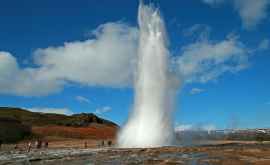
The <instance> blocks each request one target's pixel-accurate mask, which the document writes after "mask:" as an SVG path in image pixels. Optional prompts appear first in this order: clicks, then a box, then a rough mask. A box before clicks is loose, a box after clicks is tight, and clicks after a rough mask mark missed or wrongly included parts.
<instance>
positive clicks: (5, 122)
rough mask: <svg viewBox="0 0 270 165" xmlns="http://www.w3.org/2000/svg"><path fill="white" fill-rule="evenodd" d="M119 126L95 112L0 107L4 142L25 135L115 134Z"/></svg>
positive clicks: (82, 135) (89, 135)
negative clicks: (62, 111) (42, 111)
mask: <svg viewBox="0 0 270 165" xmlns="http://www.w3.org/2000/svg"><path fill="white" fill-rule="evenodd" d="M117 129H118V126H117V125H116V124H115V123H113V122H111V121H108V120H105V119H102V118H100V117H98V116H96V115H94V114H92V113H89V114H88V113H82V114H75V115H71V116H67V115H61V114H49V113H39V112H30V111H27V110H24V109H21V108H9V107H0V139H1V140H3V141H5V142H14V141H18V140H22V139H24V138H25V137H27V136H28V137H29V136H31V137H39V138H48V137H49V136H52V137H60V138H80V139H81V138H93V139H98V138H114V137H115V136H116V132H117Z"/></svg>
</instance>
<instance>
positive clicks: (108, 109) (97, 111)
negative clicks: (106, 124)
mask: <svg viewBox="0 0 270 165" xmlns="http://www.w3.org/2000/svg"><path fill="white" fill-rule="evenodd" d="M111 110H112V108H111V107H109V106H105V107H101V108H98V109H96V111H95V113H96V114H99V115H101V114H103V113H106V112H109V111H111Z"/></svg>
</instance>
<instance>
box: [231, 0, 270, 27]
mask: <svg viewBox="0 0 270 165" xmlns="http://www.w3.org/2000/svg"><path fill="white" fill-rule="evenodd" d="M269 4H270V1H269V0H234V8H235V9H236V10H237V12H238V13H239V15H240V17H241V19H242V22H243V26H244V27H245V28H246V29H252V28H254V27H255V26H256V25H257V24H259V23H260V22H261V21H262V20H263V19H265V18H266V17H267V8H268V5H269Z"/></svg>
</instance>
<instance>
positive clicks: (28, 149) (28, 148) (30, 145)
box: [27, 141, 32, 152]
mask: <svg viewBox="0 0 270 165" xmlns="http://www.w3.org/2000/svg"><path fill="white" fill-rule="evenodd" d="M31 147H32V143H31V141H29V142H28V144H27V152H30V150H31Z"/></svg>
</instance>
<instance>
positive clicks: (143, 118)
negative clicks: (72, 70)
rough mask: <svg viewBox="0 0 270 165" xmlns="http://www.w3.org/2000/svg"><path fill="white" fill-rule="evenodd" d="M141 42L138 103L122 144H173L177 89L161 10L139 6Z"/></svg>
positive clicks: (126, 126) (120, 136) (136, 99)
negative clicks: (173, 83) (170, 66)
mask: <svg viewBox="0 0 270 165" xmlns="http://www.w3.org/2000/svg"><path fill="white" fill-rule="evenodd" d="M138 22H139V28H140V41H139V50H138V64H137V72H136V80H135V102H134V108H133V111H132V112H131V114H130V117H129V119H128V122H127V123H126V125H125V126H124V127H123V129H122V130H121V131H120V133H119V135H118V145H119V146H120V147H158V146H164V145H170V144H171V143H172V142H173V139H174V134H173V128H172V122H171V121H172V120H171V114H172V109H173V98H174V96H173V95H174V94H173V93H174V92H172V89H171V82H170V79H171V78H170V74H169V70H168V58H169V52H168V50H167V38H166V29H165V26H164V21H163V19H162V18H161V16H160V13H159V11H158V9H155V8H154V7H153V6H146V5H144V4H143V3H141V4H140V6H139V13H138Z"/></svg>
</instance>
